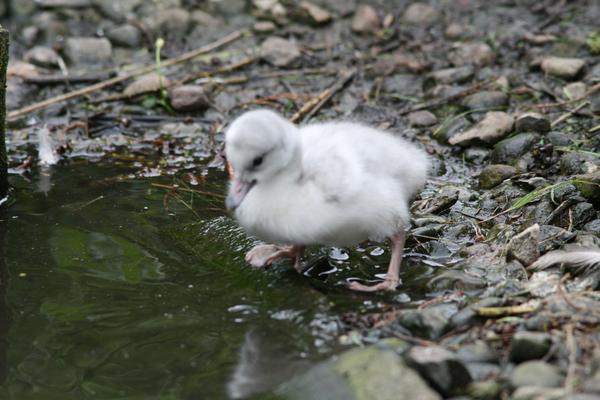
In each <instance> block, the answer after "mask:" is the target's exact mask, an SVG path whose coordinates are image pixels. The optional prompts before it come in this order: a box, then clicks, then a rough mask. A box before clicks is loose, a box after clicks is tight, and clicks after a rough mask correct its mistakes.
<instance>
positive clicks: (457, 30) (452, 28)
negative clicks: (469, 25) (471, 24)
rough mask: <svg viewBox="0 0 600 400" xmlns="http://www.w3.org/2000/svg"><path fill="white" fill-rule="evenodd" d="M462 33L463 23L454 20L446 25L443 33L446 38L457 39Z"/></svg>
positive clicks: (463, 30) (463, 29) (463, 31)
mask: <svg viewBox="0 0 600 400" xmlns="http://www.w3.org/2000/svg"><path fill="white" fill-rule="evenodd" d="M464 33H465V28H464V27H463V25H461V24H459V23H456V22H452V23H451V24H449V25H448V26H447V27H446V30H445V31H444V35H446V37H447V38H448V39H458V38H459V37H461V36H462V35H463V34H464Z"/></svg>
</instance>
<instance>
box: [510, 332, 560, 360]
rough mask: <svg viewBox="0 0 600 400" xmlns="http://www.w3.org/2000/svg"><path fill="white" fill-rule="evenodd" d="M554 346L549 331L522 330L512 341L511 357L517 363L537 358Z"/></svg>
mask: <svg viewBox="0 0 600 400" xmlns="http://www.w3.org/2000/svg"><path fill="white" fill-rule="evenodd" d="M551 346H552V336H550V335H549V334H548V333H541V332H527V331H521V332H517V333H515V334H514V335H513V337H512V339H511V341H510V348H509V355H508V357H509V359H510V360H511V361H512V362H515V363H521V362H523V361H529V360H536V359H540V358H542V357H544V356H545V355H546V354H548V351H550V347H551Z"/></svg>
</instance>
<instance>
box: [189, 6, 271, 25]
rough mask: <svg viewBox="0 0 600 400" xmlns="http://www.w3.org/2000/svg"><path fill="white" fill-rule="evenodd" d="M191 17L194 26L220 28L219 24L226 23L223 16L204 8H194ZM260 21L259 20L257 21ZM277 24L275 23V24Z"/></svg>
mask: <svg viewBox="0 0 600 400" xmlns="http://www.w3.org/2000/svg"><path fill="white" fill-rule="evenodd" d="M191 18H192V22H191V23H192V25H193V26H197V27H199V28H201V29H206V28H218V27H219V26H222V25H223V24H224V21H223V19H222V18H220V17H218V16H215V15H212V14H209V13H207V12H205V11H202V10H194V11H192V14H191ZM257 23H259V22H257ZM269 23H270V24H273V23H272V22H269ZM273 25H275V24H273Z"/></svg>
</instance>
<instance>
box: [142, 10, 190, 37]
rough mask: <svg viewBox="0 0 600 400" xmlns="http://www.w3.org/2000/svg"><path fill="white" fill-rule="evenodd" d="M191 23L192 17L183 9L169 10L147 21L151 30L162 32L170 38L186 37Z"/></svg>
mask: <svg viewBox="0 0 600 400" xmlns="http://www.w3.org/2000/svg"><path fill="white" fill-rule="evenodd" d="M191 22H192V16H191V15H190V13H189V12H188V11H187V10H185V9H183V8H168V9H166V10H162V11H161V12H159V13H157V14H155V15H153V16H152V17H151V18H149V19H147V20H146V23H147V24H148V26H149V27H150V29H151V30H153V31H154V32H161V33H163V34H165V35H166V36H169V37H171V36H175V37H183V36H185V34H186V33H187V31H188V29H189V28H190V25H191Z"/></svg>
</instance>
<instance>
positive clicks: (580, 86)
mask: <svg viewBox="0 0 600 400" xmlns="http://www.w3.org/2000/svg"><path fill="white" fill-rule="evenodd" d="M563 92H564V93H565V95H566V96H567V98H568V99H569V100H581V99H583V98H584V97H585V95H586V93H587V85H586V84H585V83H583V82H573V83H569V84H568V85H565V87H564V88H563Z"/></svg>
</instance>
